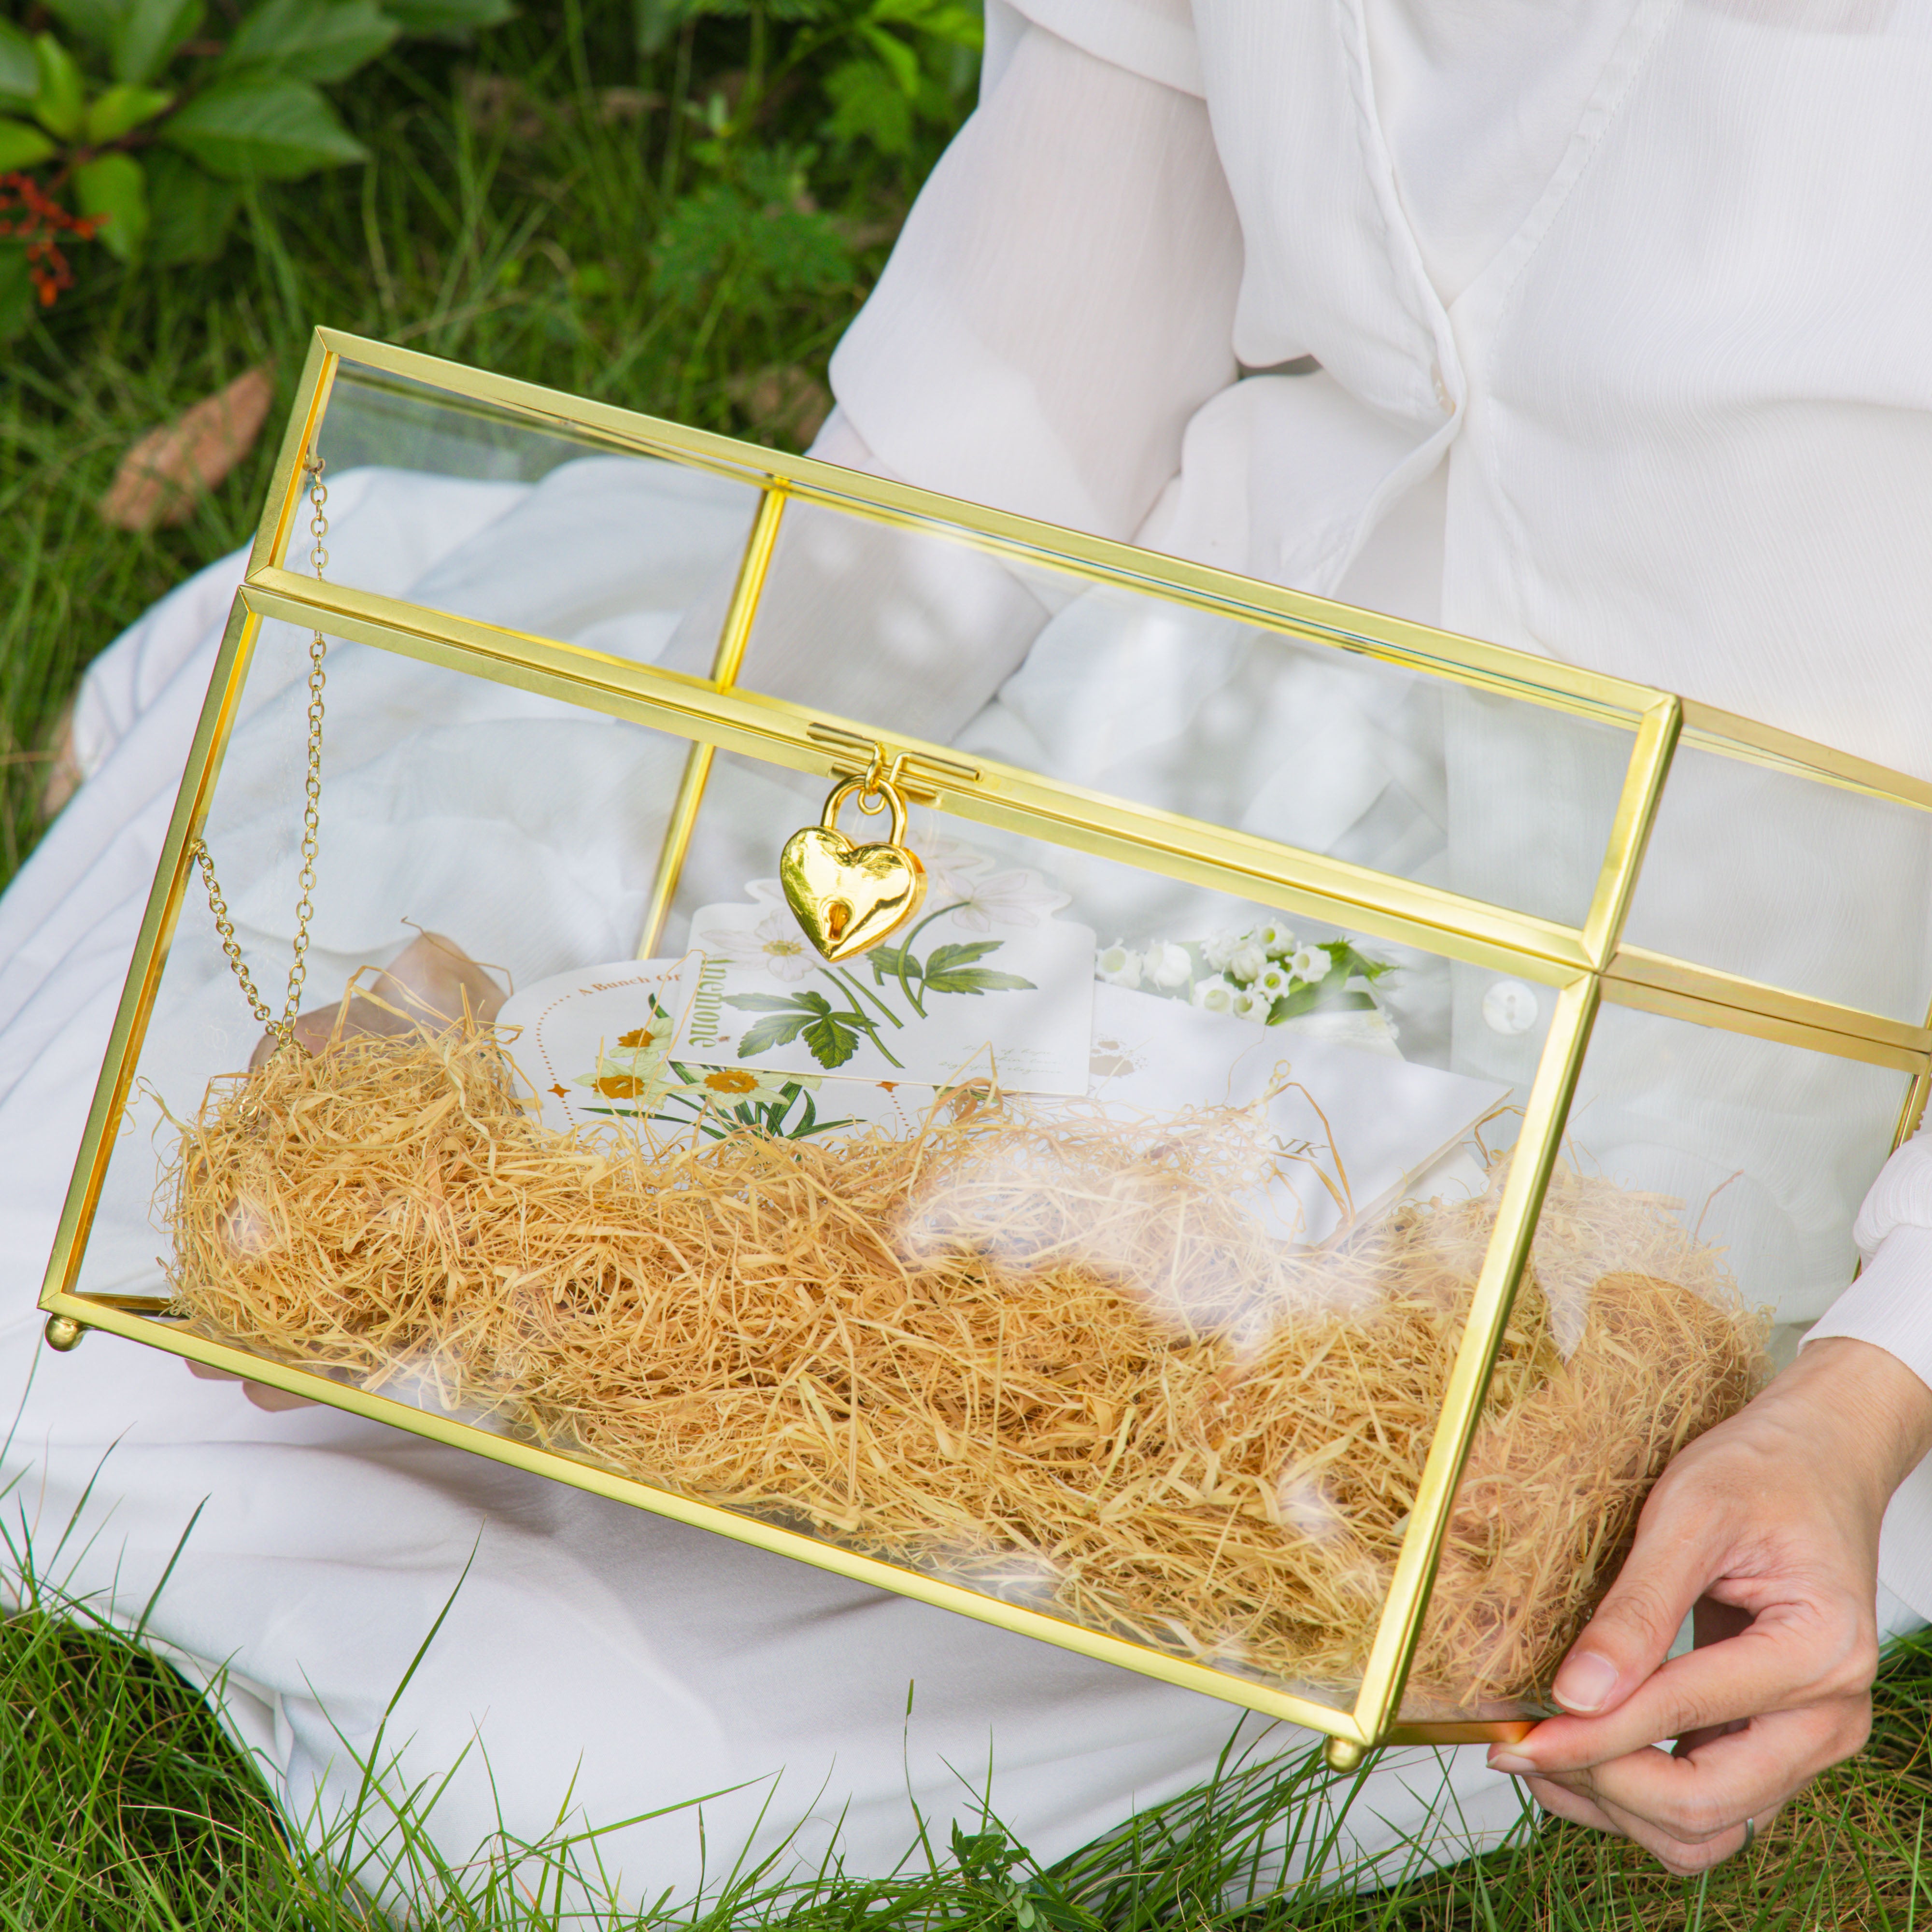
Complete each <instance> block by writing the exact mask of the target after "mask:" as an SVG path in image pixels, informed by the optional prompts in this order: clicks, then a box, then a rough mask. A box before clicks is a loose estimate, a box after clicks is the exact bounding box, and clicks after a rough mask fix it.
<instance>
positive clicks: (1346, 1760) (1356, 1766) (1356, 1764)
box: [1322, 1738, 1369, 1772]
mask: <svg viewBox="0 0 1932 1932" xmlns="http://www.w3.org/2000/svg"><path fill="white" fill-rule="evenodd" d="M1368 1754H1369V1748H1368V1746H1367V1745H1358V1744H1356V1743H1355V1742H1353V1741H1352V1739H1348V1738H1331V1739H1329V1740H1328V1744H1327V1745H1326V1746H1325V1748H1324V1749H1323V1751H1322V1756H1323V1757H1325V1758H1326V1759H1327V1760H1328V1769H1330V1770H1331V1771H1340V1772H1350V1771H1359V1770H1360V1769H1361V1766H1362V1761H1363V1760H1364V1759H1365V1758H1366V1757H1367V1756H1368Z"/></svg>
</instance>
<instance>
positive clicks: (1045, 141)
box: [832, 0, 1241, 537]
mask: <svg viewBox="0 0 1932 1932" xmlns="http://www.w3.org/2000/svg"><path fill="white" fill-rule="evenodd" d="M1015 10H1016V11H1017V12H1018V13H1019V14H1021V15H1023V16H1026V17H1028V18H1026V19H1025V20H1024V22H1023V23H1022V27H1021V31H1019V35H1018V37H1017V39H1013V38H1012V37H1010V35H1009V36H1005V37H1003V44H1002V46H1001V49H999V51H1000V52H1001V55H1002V57H1003V60H1004V65H1001V67H1000V68H999V71H998V73H997V74H996V75H995V77H994V78H993V80H992V84H991V86H989V89H987V91H986V94H985V95H984V96H983V99H982V101H981V104H980V107H979V108H978V109H977V111H976V112H975V113H974V115H973V117H972V118H971V120H970V121H968V123H967V124H966V126H965V128H964V129H963V130H962V132H961V133H960V135H959V138H958V139H956V140H955V141H954V142H953V145H952V146H951V147H950V148H949V149H948V150H947V153H946V154H945V156H944V158H943V159H942V160H941V162H940V163H939V166H938V168H937V169H935V171H934V172H933V175H932V178H931V179H930V180H929V181H928V182H927V184H926V187H925V189H924V190H923V192H922V193H921V194H920V196H919V199H918V201H917V202H916V204H915V205H914V206H913V211H912V213H911V214H910V217H908V218H907V223H906V226H905V229H904V233H903V234H902V235H901V237H900V239H899V242H898V247H897V248H895V250H894V251H893V254H892V260H890V262H889V263H887V265H886V271H885V274H884V275H883V278H881V279H880V283H879V285H878V287H877V290H874V293H873V295H872V297H871V300H870V301H869V302H867V304H866V305H865V308H864V309H863V311H862V312H861V313H860V314H859V317H858V319H857V320H856V321H855V322H854V323H853V325H852V327H851V329H850V330H849V331H848V332H847V335H846V337H845V338H844V341H842V342H841V344H839V347H838V352H837V353H836V354H835V356H833V358H832V388H833V389H834V391H835V392H836V394H837V395H838V401H839V404H840V407H841V410H842V411H843V413H844V416H846V418H847V419H848V421H849V422H850V424H851V425H852V428H853V430H854V431H856V433H857V434H858V435H859V436H860V437H862V438H863V440H864V441H865V443H866V444H867V445H868V446H869V447H870V449H872V450H873V451H874V452H876V453H877V459H878V460H879V462H880V463H881V464H883V466H885V467H886V468H888V469H890V470H892V471H893V472H896V473H897V474H898V475H901V476H904V477H906V478H909V479H910V480H911V481H915V482H917V483H920V484H925V485H926V486H928V487H932V488H935V489H939V490H946V491H949V492H950V493H953V494H956V495H959V496H966V497H968V498H971V499H973V500H974V501H976V502H984V503H989V504H992V505H998V506H999V507H1001V508H1010V509H1014V510H1019V511H1025V512H1028V513H1029V514H1033V515H1036V516H1040V517H1046V518H1048V519H1049V520H1052V521H1053V522H1055V523H1066V524H1070V525H1073V526H1076V527H1078V528H1082V529H1089V530H1093V531H1095V532H1100V533H1101V534H1103V535H1109V536H1117V537H1129V536H1131V535H1133V532H1134V531H1135V530H1136V529H1137V528H1138V527H1139V525H1140V523H1141V522H1142V520H1143V519H1144V518H1145V516H1146V514H1147V513H1148V510H1149V508H1151V506H1152V505H1153V503H1154V499H1156V497H1157V496H1158V495H1159V494H1160V491H1161V490H1162V488H1163V486H1164V485H1165V484H1166V482H1167V481H1168V479H1169V478H1170V477H1171V476H1172V475H1173V474H1174V473H1175V471H1176V470H1177V469H1178V467H1179V466H1180V461H1181V437H1182V434H1183V432H1184V430H1185V428H1186V427H1187V422H1188V420H1189V419H1190V417H1191V416H1193V414H1194V413H1195V412H1196V410H1198V409H1199V407H1201V405H1202V404H1203V403H1204V402H1205V401H1207V400H1208V398H1210V397H1211V396H1212V395H1215V394H1216V393H1217V392H1219V391H1220V390H1221V389H1223V388H1225V387H1226V386H1227V385H1228V384H1229V383H1232V381H1233V380H1235V377H1236V375H1237V374H1238V371H1237V368H1236V365H1235V359H1234V353H1233V350H1232V347H1231V337H1232V327H1233V320H1234V311H1235V297H1236V295H1237V293H1238V287H1239V284H1240V280H1241V236H1240V230H1239V228H1238V224H1237V223H1236V220H1235V211H1234V205H1233V202H1232V199H1231V198H1230V196H1229V192H1228V187H1227V183H1226V179H1225V178H1224V177H1223V173H1222V171H1221V165H1220V160H1219V158H1218V157H1217V154H1216V152H1215V148H1214V137H1213V135H1212V133H1211V130H1210V129H1209V127H1208V114H1207V110H1206V108H1205V106H1204V105H1203V104H1202V102H1201V101H1199V99H1198V98H1196V96H1195V95H1193V94H1192V93H1190V92H1187V83H1188V81H1189V80H1190V76H1192V75H1193V73H1194V69H1193V65H1192V63H1193V30H1192V28H1191V26H1189V25H1188V23H1187V16H1186V11H1185V7H1184V5H1181V4H1180V0H1018V5H1017V7H1016V9H1015ZM1042 23H1047V24H1042ZM1008 24H1009V26H1010V25H1011V13H1009V16H1008ZM1049 25H1050V26H1051V27H1052V31H1049ZM1076 40H1077V41H1078V42H1079V44H1076ZM1194 84H1195V85H1197V86H1198V84H1199V83H1198V79H1196V80H1195V82H1194Z"/></svg>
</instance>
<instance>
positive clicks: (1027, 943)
mask: <svg viewBox="0 0 1932 1932" xmlns="http://www.w3.org/2000/svg"><path fill="white" fill-rule="evenodd" d="M919 850H920V856H921V857H922V859H923V860H924V861H925V864H926V874H927V880H928V883H927V888H926V903H925V905H924V907H923V908H922V911H921V913H920V916H919V917H918V918H916V919H914V920H913V921H912V922H910V924H909V925H907V926H905V927H904V929H902V930H901V932H898V933H896V934H895V935H892V937H891V938H889V939H887V940H886V941H884V942H883V944H880V945H877V946H875V947H873V948H872V949H871V950H870V951H869V952H867V953H862V954H860V955H859V956H858V957H856V959H850V960H847V961H846V962H844V963H843V964H841V965H830V964H829V963H828V962H826V960H824V959H822V958H820V956H819V955H818V953H817V952H816V951H814V950H813V948H812V946H811V942H810V941H808V940H807V939H806V938H805V935H804V934H803V933H802V932H801V931H800V930H799V925H798V922H797V921H796V919H794V918H793V916H792V913H791V908H790V907H789V906H787V904H785V902H784V896H783V895H782V894H781V892H779V890H778V884H777V882H776V881H775V880H754V881H753V882H752V883H751V885H750V886H748V888H747V890H748V892H749V893H750V895H751V897H750V899H749V900H748V901H747V902H743V903H740V904H732V905H714V906H706V907H704V908H703V910H700V911H699V912H698V913H696V914H695V915H694V916H693V918H692V919H691V946H692V947H693V949H694V950H696V951H697V952H700V953H703V956H704V960H705V964H704V968H703V974H702V984H701V986H700V991H699V995H698V998H697V1003H696V1004H695V1006H694V1010H693V1012H692V1015H691V1024H690V1026H689V1028H688V1032H687V1034H686V1036H685V1045H686V1046H687V1047H688V1049H689V1050H690V1051H691V1052H692V1053H693V1054H694V1055H698V1056H700V1057H702V1058H706V1059H713V1060H715V1061H718V1062H720V1063H721V1064H728V1063H730V1062H734V1061H735V1062H741V1063H743V1064H746V1065H748V1066H756V1067H763V1068H767V1069H770V1070H774V1071H777V1072H783V1073H794V1074H800V1075H820V1074H826V1073H831V1074H835V1075H837V1076H839V1077H840V1078H841V1079H870V1080H886V1081H894V1082H901V1081H904V1082H920V1083H923V1084H925V1085H930V1086H947V1085H951V1084H952V1083H953V1082H956V1081H958V1080H960V1079H965V1078H966V1077H968V1076H971V1075H975V1074H977V1075H981V1076H991V1077H993V1078H995V1079H998V1082H999V1084H1000V1085H1001V1086H1002V1087H1003V1088H1005V1089H1006V1090H1007V1091H1009V1092H1011V1093H1024V1094H1084V1093H1085V1091H1087V1077H1088V1073H1087V1058H1088V1055H1087V1044H1088V1038H1089V1037H1090V1035H1091V1032H1092V1030H1093V1026H1092V1020H1093V999H1094V934H1093V932H1092V931H1091V929H1089V928H1088V927H1086V926H1077V925H1075V924H1074V923H1073V922H1071V921H1070V920H1066V919H1057V918H1055V916H1054V915H1055V913H1057V912H1058V911H1059V910H1060V909H1061V907H1063V906H1064V905H1066V904H1067V895H1066V894H1065V893H1064V892H1060V891H1058V890H1057V889H1055V888H1054V887H1053V886H1051V885H1049V884H1048V883H1046V881H1045V880H1043V879H1042V878H1041V877H1040V875H1039V874H1038V873H1037V872H1030V871H1025V870H1022V869H1020V868H1007V869H1004V870H1003V869H1001V868H998V866H997V865H995V862H994V861H993V860H992V859H990V858H989V857H987V856H986V855H985V854H984V853H979V852H976V851H974V850H972V849H971V847H967V846H964V845H961V844H957V843H956V842H955V841H953V840H950V839H946V838H941V839H935V840H932V841H927V842H926V843H925V844H923V845H922V846H921V847H920V848H919Z"/></svg>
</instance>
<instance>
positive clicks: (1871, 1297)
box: [1805, 1130, 1932, 1387]
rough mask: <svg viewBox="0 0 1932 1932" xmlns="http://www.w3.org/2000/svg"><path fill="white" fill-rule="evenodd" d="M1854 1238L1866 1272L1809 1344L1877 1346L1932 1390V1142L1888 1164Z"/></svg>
mask: <svg viewBox="0 0 1932 1932" xmlns="http://www.w3.org/2000/svg"><path fill="white" fill-rule="evenodd" d="M1852 1238H1853V1239H1854V1240H1855V1241H1857V1243H1858V1252H1859V1253H1861V1255H1863V1256H1864V1264H1865V1265H1864V1268H1863V1270H1862V1271H1861V1272H1860V1274H1859V1276H1858V1280H1856V1281H1855V1282H1853V1283H1852V1285H1851V1286H1850V1287H1849V1288H1848V1289H1846V1290H1845V1292H1844V1293H1843V1295H1840V1296H1839V1298H1838V1300H1837V1301H1835V1302H1834V1303H1833V1304H1832V1306H1831V1307H1829V1308H1828V1309H1827V1310H1826V1311H1825V1313H1824V1314H1823V1316H1822V1317H1821V1318H1820V1320H1819V1321H1818V1322H1817V1325H1816V1326H1815V1327H1814V1328H1813V1329H1812V1331H1811V1333H1810V1334H1808V1335H1807V1336H1806V1337H1805V1340H1806V1341H1807V1342H1820V1341H1823V1340H1824V1339H1825V1338H1826V1337H1827V1336H1831V1335H1843V1336H1849V1337H1851V1338H1852V1340H1855V1341H1859V1342H1870V1343H1875V1344H1876V1346H1878V1347H1879V1348H1881V1349H1885V1351H1887V1352H1888V1353H1889V1354H1891V1355H1896V1356H1897V1358H1898V1359H1899V1360H1900V1361H1901V1362H1903V1364H1905V1366H1906V1367H1907V1368H1909V1370H1912V1373H1913V1374H1915V1376H1918V1379H1919V1380H1920V1381H1921V1382H1924V1383H1925V1384H1927V1386H1929V1387H1932V1138H1928V1137H1927V1135H1926V1134H1925V1133H1924V1132H1923V1131H1922V1130H1921V1132H1920V1133H1918V1134H1916V1135H1915V1136H1913V1137H1912V1139H1910V1140H1909V1141H1907V1142H1906V1144H1905V1145H1903V1147H1902V1148H1900V1149H1899V1150H1898V1151H1897V1153H1896V1154H1894V1155H1893V1156H1892V1157H1891V1160H1888V1161H1887V1162H1886V1163H1885V1167H1884V1169H1883V1171H1882V1172H1881V1173H1880V1174H1879V1178H1878V1179H1877V1180H1876V1181H1874V1182H1873V1184H1872V1190H1871V1192H1870V1193H1869V1194H1867V1196H1865V1199H1864V1206H1863V1207H1862V1208H1860V1209H1859V1211H1858V1224H1857V1226H1855V1228H1854V1229H1852Z"/></svg>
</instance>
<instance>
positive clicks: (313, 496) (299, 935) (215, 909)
mask: <svg viewBox="0 0 1932 1932" xmlns="http://www.w3.org/2000/svg"><path fill="white" fill-rule="evenodd" d="M323 468H324V465H323V460H322V458H320V457H319V456H311V458H309V459H308V462H307V463H305V464H304V465H303V469H304V470H305V472H306V474H307V475H308V479H309V491H308V500H309V505H310V509H311V514H310V517H309V523H308V527H309V533H310V535H311V536H312V537H313V538H314V540H315V541H314V547H313V548H312V549H311V550H310V552H309V561H310V562H311V563H312V564H314V566H315V574H316V577H317V580H318V581H320V579H321V577H322V573H323V571H324V570H325V569H326V568H327V567H328V564H329V552H328V551H327V550H326V549H325V548H324V547H323V541H322V540H323V538H324V537H326V535H328V534H329V514H328V511H327V508H326V505H327V504H328V502H329V491H328V489H327V487H326V486H325V485H324V484H323V480H322V472H323ZM328 650H329V646H328V644H327V643H326V641H325V640H324V639H323V634H322V633H321V632H320V631H317V632H316V634H315V638H314V642H313V643H311V644H310V646H309V647H308V662H309V672H308V782H307V784H305V786H304V787H303V794H304V797H305V801H306V802H305V805H304V808H303V811H302V871H301V873H300V874H299V879H298V883H299V884H300V886H301V887H302V898H300V900H299V901H298V902H297V904H296V956H295V962H294V964H293V965H291V966H290V968H289V993H288V998H287V1001H286V1002H285V1003H284V1005H283V1007H282V1016H281V1019H276V1017H275V1015H274V1014H273V1013H271V1012H270V1011H269V1003H268V1001H266V1000H265V999H263V997H262V996H261V995H260V993H258V992H257V991H256V990H255V983H254V980H251V978H250V977H248V967H247V965H245V963H244V962H243V960H242V948H241V946H240V944H239V942H238V941H236V937H235V923H234V921H233V919H230V918H229V916H228V902H227V901H226V900H225V899H224V898H223V897H222V896H221V887H220V884H219V883H217V880H216V879H215V876H214V859H213V858H212V857H211V856H210V854H209V852H208V841H206V840H205V839H203V838H197V839H196V841H194V843H193V844H192V845H190V847H188V848H187V856H188V857H189V859H190V861H192V862H193V863H194V864H196V865H199V867H200V868H201V875H202V879H203V880H205V882H206V884H207V886H208V910H209V911H210V912H211V913H213V914H214V930H215V932H217V934H218V935H220V939H221V950H222V951H223V953H226V954H227V956H228V963H229V965H230V966H231V967H233V968H234V970H235V977H236V979H237V980H239V981H240V982H241V983H242V996H243V998H245V999H246V1000H247V1001H248V1010H249V1011H250V1012H251V1013H253V1014H254V1016H255V1017H256V1019H258V1020H260V1022H261V1023H262V1024H263V1025H264V1026H265V1027H266V1028H268V1029H269V1031H270V1032H271V1033H272V1034H274V1035H275V1039H276V1040H277V1042H278V1043H279V1044H280V1045H281V1046H288V1045H289V1044H290V1043H291V1042H292V1041H293V1040H294V1038H295V1024H296V1012H297V1010H298V1009H299V1007H300V1006H301V1004H302V983H303V982H304V981H305V980H307V979H308V922H309V921H310V920H311V919H312V918H313V917H314V916H315V907H314V904H313V902H312V895H313V894H314V891H315V854H316V845H317V838H318V835H319V834H320V831H321V829H322V688H323V683H324V682H325V679H324V678H323V671H322V661H323V658H324V656H325V655H326V654H327V652H328Z"/></svg>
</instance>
